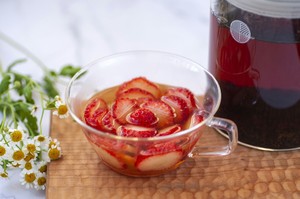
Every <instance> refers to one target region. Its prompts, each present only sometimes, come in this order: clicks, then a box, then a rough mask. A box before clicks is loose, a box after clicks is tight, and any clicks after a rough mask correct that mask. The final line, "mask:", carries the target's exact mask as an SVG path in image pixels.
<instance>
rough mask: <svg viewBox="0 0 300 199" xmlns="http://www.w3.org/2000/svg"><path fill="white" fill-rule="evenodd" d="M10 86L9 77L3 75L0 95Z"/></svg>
mask: <svg viewBox="0 0 300 199" xmlns="http://www.w3.org/2000/svg"><path fill="white" fill-rule="evenodd" d="M9 84H10V76H9V75H4V77H3V79H2V81H1V83H0V95H2V94H3V93H4V92H6V91H7V90H8V88H9Z"/></svg>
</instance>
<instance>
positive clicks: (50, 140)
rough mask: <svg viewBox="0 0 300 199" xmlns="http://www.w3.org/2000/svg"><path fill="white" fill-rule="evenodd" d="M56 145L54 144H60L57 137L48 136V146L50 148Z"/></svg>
mask: <svg viewBox="0 0 300 199" xmlns="http://www.w3.org/2000/svg"><path fill="white" fill-rule="evenodd" d="M52 146H53V147H56V146H58V147H59V146H60V142H59V141H58V140H57V139H55V138H54V139H53V138H49V145H48V147H49V148H51V147H52Z"/></svg>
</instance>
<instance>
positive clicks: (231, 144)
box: [189, 117, 238, 157]
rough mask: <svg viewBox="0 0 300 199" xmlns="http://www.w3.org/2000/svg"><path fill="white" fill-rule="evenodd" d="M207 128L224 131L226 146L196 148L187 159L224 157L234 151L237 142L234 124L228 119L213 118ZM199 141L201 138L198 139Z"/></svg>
mask: <svg viewBox="0 0 300 199" xmlns="http://www.w3.org/2000/svg"><path fill="white" fill-rule="evenodd" d="M206 125H207V126H209V127H213V128H217V129H220V130H224V131H226V132H227V133H228V145H225V146H206V147H205V146H196V147H195V148H194V149H193V151H192V152H191V153H190V154H189V157H196V156H224V155H229V154H230V153H232V152H233V151H234V149H235V148H236V146H237V142H238V129H237V126H236V124H235V123H234V122H233V121H231V120H228V119H224V118H219V117H213V118H212V119H211V120H210V121H208V122H207V124H206ZM200 139H201V138H200Z"/></svg>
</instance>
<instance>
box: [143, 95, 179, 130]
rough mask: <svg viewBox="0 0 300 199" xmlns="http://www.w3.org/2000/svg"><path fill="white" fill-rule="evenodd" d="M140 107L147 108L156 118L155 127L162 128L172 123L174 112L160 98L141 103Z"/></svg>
mask: <svg viewBox="0 0 300 199" xmlns="http://www.w3.org/2000/svg"><path fill="white" fill-rule="evenodd" d="M140 106H141V107H142V108H146V109H149V110H150V111H152V112H153V113H154V114H155V116H156V117H157V118H158V124H157V128H158V129H160V128H164V127H167V126H170V125H172V124H173V123H174V117H175V115H174V112H173V110H172V108H171V107H170V106H169V105H168V104H166V103H164V102H163V101H160V100H152V101H147V102H145V103H142V104H141V105H140Z"/></svg>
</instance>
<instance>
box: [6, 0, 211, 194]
mask: <svg viewBox="0 0 300 199" xmlns="http://www.w3.org/2000/svg"><path fill="white" fill-rule="evenodd" d="M209 4H210V3H209V0H72V1H71V0H51V1H50V0H49V1H42V0H26V1H25V0H23V1H22V0H0V33H3V34H5V35H7V36H9V37H10V38H12V39H13V40H15V41H17V42H18V43H19V44H21V45H22V46H24V47H26V48H27V49H28V50H29V51H30V52H32V53H33V54H34V55H35V56H36V57H38V58H39V59H40V60H41V61H42V62H43V63H44V64H45V65H46V66H47V67H49V68H51V69H53V70H56V71H57V70H59V68H60V67H62V66H63V65H66V64H73V65H75V66H84V65H86V64H87V63H89V62H91V61H93V60H95V59H97V58H99V57H103V56H107V55H111V54H113V53H117V52H122V51H128V50H159V51H166V52H171V53H175V54H180V55H182V56H185V57H187V58H190V59H192V60H194V61H196V62H198V63H200V64H201V65H202V66H203V67H207V62H208V40H209V13H210V8H209V7H210V6H209ZM23 57H24V56H23V55H22V54H20V53H17V51H16V50H15V49H13V48H11V47H10V46H9V45H7V44H6V43H4V42H3V41H1V40H0V60H1V62H2V64H3V65H4V66H5V65H7V64H9V63H11V62H12V61H13V60H15V59H18V58H23ZM18 69H19V70H20V71H22V72H26V73H30V74H32V75H33V76H38V74H39V73H40V72H41V71H40V70H39V69H38V68H36V66H34V65H32V64H27V65H24V66H22V67H20V68H18ZM46 123H47V122H46ZM45 125H46V126H47V124H45ZM45 128H46V129H47V128H48V127H45ZM18 180H19V173H18V172H16V173H14V174H13V175H12V176H11V179H10V180H9V181H3V180H0V199H4V198H5V199H6V198H15V199H23V198H24V199H26V198H28V199H29V198H30V199H35V198H45V192H44V191H35V190H26V189H25V187H23V186H21V185H20V183H19V182H18Z"/></svg>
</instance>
